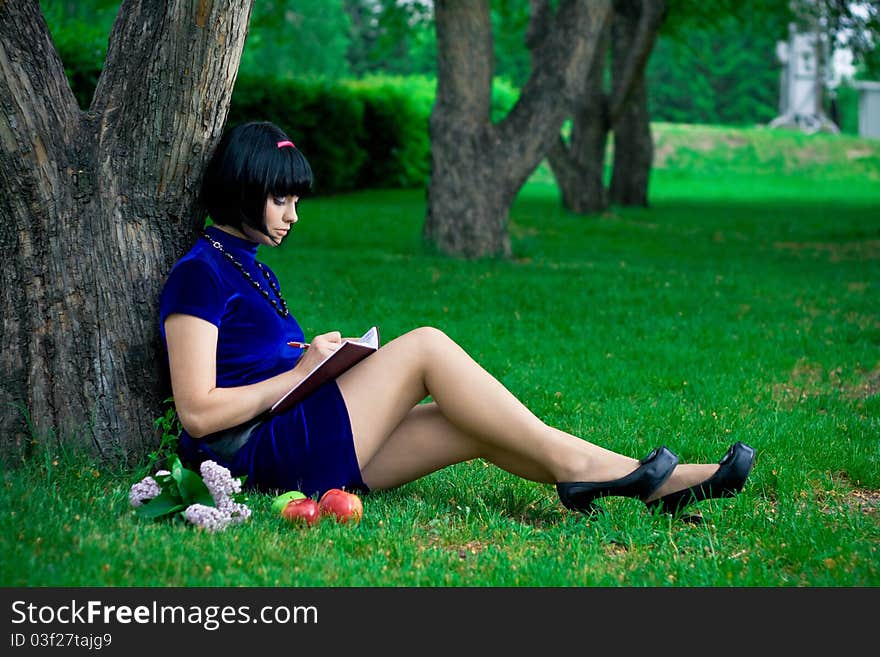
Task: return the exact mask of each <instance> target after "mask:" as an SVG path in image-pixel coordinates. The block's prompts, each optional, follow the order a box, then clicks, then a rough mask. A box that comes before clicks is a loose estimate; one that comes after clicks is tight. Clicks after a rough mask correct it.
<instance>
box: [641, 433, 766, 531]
mask: <svg viewBox="0 0 880 657" xmlns="http://www.w3.org/2000/svg"><path fill="white" fill-rule="evenodd" d="M754 464H755V450H754V449H753V448H751V447H749V446H748V445H746V444H745V443H743V442H736V443H734V444H733V445H731V446H730V448H729V449H728V450H727V453H726V454H725V455H724V457H723V458H722V459H721V460H720V461H719V462H718V465H709V466H701V465H698V466H692V467H687V466H682V467H684V468H687V470H685V471H683V472H682V474H681V480H683V483H686V482H687V480H688V479H689V478H690V477H692V476H695V475H696V474H697V473H698V472H700V471H702V472H706V468H709V469H710V470H714V472H712V473H711V474H708V476H706V477H705V478H703V479H700V480H697V481H695V482H693V483H691V484H690V485H681V483H682V482H680V483H677V484H674V485H673V484H671V483H670V482H667V485H664V486H662V487H660V488H659V489H658V490H657V492H656V495H652V496H651V497H650V498H649V499H647V500H646V502H645V503H646V504H647V505H648V508H660V509H661V510H662V511H664V512H666V513H671V514H677V513H679V512H681V511H682V509H684V508H685V507H686V506H688V505H689V504H693V503H695V502H700V501H702V500H705V499H708V498H717V497H732V496H733V495H736V494H737V493H739V492H740V491H741V490H742V488H743V486H744V485H745V483H746V479H748V476H749V473H751V471H752V467H753V466H754ZM679 469H681V468H677V469H676V472H678V470H679ZM673 477H675V473H673ZM673 477H670V480H672V479H673ZM664 489H667V490H665V491H664Z"/></svg>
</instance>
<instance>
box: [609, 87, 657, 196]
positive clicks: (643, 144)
mask: <svg viewBox="0 0 880 657" xmlns="http://www.w3.org/2000/svg"><path fill="white" fill-rule="evenodd" d="M653 162H654V140H653V138H652V136H651V122H650V116H649V114H648V88H647V85H646V84H645V80H644V78H642V79H641V80H640V81H639V82H638V83H636V85H635V88H634V89H633V92H632V94H631V95H630V100H629V102H628V103H627V105H626V109H625V110H624V112H623V115H622V116H621V117H620V119H619V120H618V122H617V125H615V126H614V167H613V169H612V172H611V189H610V191H609V197H610V201H611V203H613V204H615V205H625V206H642V207H647V206H648V179H649V178H650V176H651V165H652V164H653Z"/></svg>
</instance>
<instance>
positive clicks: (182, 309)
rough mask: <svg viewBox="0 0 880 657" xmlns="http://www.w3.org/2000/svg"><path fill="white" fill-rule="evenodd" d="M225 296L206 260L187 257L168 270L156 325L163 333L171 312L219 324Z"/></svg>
mask: <svg viewBox="0 0 880 657" xmlns="http://www.w3.org/2000/svg"><path fill="white" fill-rule="evenodd" d="M225 307H226V294H225V290H224V289H223V285H222V284H221V281H220V277H219V276H218V274H217V272H216V271H215V270H214V269H213V268H212V267H211V266H210V265H209V264H208V263H206V262H205V261H203V260H199V259H197V258H186V259H183V260H181V261H179V262H178V263H177V264H176V265H174V267H173V268H172V269H171V273H169V274H168V279H167V280H166V281H165V285H164V287H163V288H162V294H161V296H160V299H159V324H160V326H161V327H162V334H163V335H164V334H165V320H166V319H167V318H168V316H169V315H173V314H174V313H183V314H184V315H193V316H195V317H198V318H199V319H204V320H205V321H207V322H210V323H211V324H214V325H215V326H219V325H220V318H221V317H222V316H223V311H224V308H225Z"/></svg>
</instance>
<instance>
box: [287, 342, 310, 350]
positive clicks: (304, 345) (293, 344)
mask: <svg viewBox="0 0 880 657" xmlns="http://www.w3.org/2000/svg"><path fill="white" fill-rule="evenodd" d="M287 346H288V347H293V348H295V349H308V348H309V343H308V342H288V343H287Z"/></svg>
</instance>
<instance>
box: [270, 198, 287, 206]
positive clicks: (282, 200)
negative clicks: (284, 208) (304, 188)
mask: <svg viewBox="0 0 880 657" xmlns="http://www.w3.org/2000/svg"><path fill="white" fill-rule="evenodd" d="M272 200H273V201H274V202H275V205H284V204H285V203H287V197H285V196H276V197H274V198H273V199H272Z"/></svg>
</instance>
